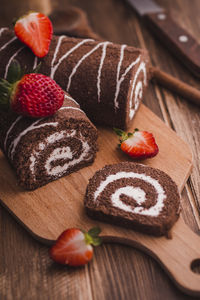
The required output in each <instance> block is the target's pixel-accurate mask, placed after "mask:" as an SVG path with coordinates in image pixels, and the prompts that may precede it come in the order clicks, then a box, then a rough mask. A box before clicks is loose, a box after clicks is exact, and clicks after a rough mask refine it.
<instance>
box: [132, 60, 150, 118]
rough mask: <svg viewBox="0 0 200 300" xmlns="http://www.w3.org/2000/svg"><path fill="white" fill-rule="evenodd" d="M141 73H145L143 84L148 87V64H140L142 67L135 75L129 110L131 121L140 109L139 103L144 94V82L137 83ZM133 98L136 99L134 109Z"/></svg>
mask: <svg viewBox="0 0 200 300" xmlns="http://www.w3.org/2000/svg"><path fill="white" fill-rule="evenodd" d="M140 72H143V75H144V78H143V83H144V85H147V74H146V64H145V62H143V61H142V62H141V63H140V65H139V67H138V69H137V71H136V73H135V77H134V79H133V84H132V89H131V93H130V101H129V109H130V111H129V118H130V120H132V118H133V116H134V114H135V112H136V110H137V109H138V106H139V102H140V99H141V98H142V94H143V92H142V90H143V84H142V81H138V82H137V79H138V76H139V74H140ZM136 82H137V84H136ZM134 90H135V96H134V97H133V92H134ZM133 98H134V108H133Z"/></svg>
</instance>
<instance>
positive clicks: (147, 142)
mask: <svg viewBox="0 0 200 300" xmlns="http://www.w3.org/2000/svg"><path fill="white" fill-rule="evenodd" d="M114 131H115V133H116V134H117V135H118V136H120V144H119V146H120V148H121V149H122V151H123V152H125V153H126V154H128V155H129V156H131V157H132V158H137V159H145V158H150V157H153V156H155V155H156V154H157V153H158V146H157V144H156V142H155V139H154V137H153V134H152V133H150V132H147V131H139V130H138V129H137V128H136V129H135V131H134V132H133V133H131V132H129V133H126V132H124V131H123V130H121V129H117V128H114Z"/></svg>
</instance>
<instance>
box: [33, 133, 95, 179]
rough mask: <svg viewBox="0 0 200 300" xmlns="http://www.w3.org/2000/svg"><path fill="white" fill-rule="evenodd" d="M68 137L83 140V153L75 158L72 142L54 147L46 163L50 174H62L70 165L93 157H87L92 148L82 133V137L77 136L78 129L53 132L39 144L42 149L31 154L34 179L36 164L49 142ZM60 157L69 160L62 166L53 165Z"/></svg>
mask: <svg viewBox="0 0 200 300" xmlns="http://www.w3.org/2000/svg"><path fill="white" fill-rule="evenodd" d="M68 137H74V138H77V139H78V140H79V141H80V142H81V144H82V153H81V154H80V156H79V157H78V158H74V159H73V157H74V156H75V153H74V151H73V149H71V148H70V144H69V145H65V146H63V147H58V148H55V149H53V151H52V152H51V154H50V156H49V157H48V158H47V160H46V162H45V164H44V167H45V170H46V172H47V174H48V175H50V176H61V175H62V174H63V173H64V172H66V170H67V169H68V168H69V167H71V166H74V165H76V164H78V163H80V162H81V161H82V160H89V159H90V158H91V156H89V157H87V156H88V152H89V150H90V146H89V144H88V143H87V141H84V137H83V136H82V135H80V137H76V130H71V131H70V132H67V131H65V130H62V131H61V132H56V133H53V134H51V135H50V136H49V137H47V138H46V139H45V141H44V142H41V143H40V144H39V146H38V148H39V150H40V151H33V153H32V154H31V156H30V171H31V173H32V175H33V179H35V164H36V162H37V158H38V157H39V155H40V154H41V152H42V151H45V149H46V147H47V146H48V145H49V144H54V143H56V142H57V141H59V140H61V139H63V138H68ZM60 159H69V161H68V162H66V163H65V164H64V165H62V166H61V165H57V166H55V167H52V162H54V161H56V160H60Z"/></svg>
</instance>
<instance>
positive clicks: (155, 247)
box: [103, 218, 200, 296]
mask: <svg viewBox="0 0 200 300" xmlns="http://www.w3.org/2000/svg"><path fill="white" fill-rule="evenodd" d="M103 240H104V242H118V243H119V242H120V243H122V244H126V245H129V246H133V247H136V248H139V249H141V250H143V251H144V252H146V253H147V254H149V255H150V256H152V257H153V258H155V259H156V260H157V261H158V262H159V264H160V265H161V266H162V267H163V268H164V269H165V271H167V273H168V275H169V276H170V277H171V279H172V280H173V282H174V283H175V284H176V285H177V286H178V287H179V288H180V289H181V290H182V291H183V292H185V293H187V294H189V295H193V296H199V295H200V273H199V274H197V273H194V272H193V271H192V268H191V266H192V265H193V264H194V263H195V262H197V263H198V265H199V266H200V237H199V236H198V235H197V234H195V233H194V232H193V231H191V229H189V227H188V226H187V225H185V223H184V221H183V220H182V218H180V219H179V220H178V222H177V223H176V224H175V225H174V228H173V230H172V239H167V238H166V237H161V238H157V237H155V238H154V237H149V236H146V235H142V237H140V239H138V238H136V236H135V235H134V232H133V238H132V239H130V235H129V238H126V237H125V235H124V236H122V235H121V236H120V235H119V236H115V237H111V236H104V237H103ZM199 270H200V268H199Z"/></svg>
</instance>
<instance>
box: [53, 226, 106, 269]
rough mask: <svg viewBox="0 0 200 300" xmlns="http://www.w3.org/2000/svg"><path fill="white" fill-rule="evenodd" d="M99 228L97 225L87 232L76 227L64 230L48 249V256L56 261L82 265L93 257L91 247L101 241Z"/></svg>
mask: <svg viewBox="0 0 200 300" xmlns="http://www.w3.org/2000/svg"><path fill="white" fill-rule="evenodd" d="M100 232H101V230H100V229H99V228H97V227H94V228H92V229H90V230H89V231H88V232H84V231H81V230H80V229H78V228H70V229H67V230H65V231H64V232H63V233H62V234H61V235H60V236H59V237H58V239H57V241H56V242H55V244H54V245H53V246H52V247H51V249H50V250H49V255H50V257H51V258H52V259H53V260H54V261H55V262H57V263H60V264H64V265H69V266H74V267H76V266H82V265H85V264H87V263H88V262H89V261H90V260H91V259H92V257H93V247H92V245H94V246H98V245H100V243H101V238H100V237H99V236H98V235H99V233H100Z"/></svg>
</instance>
